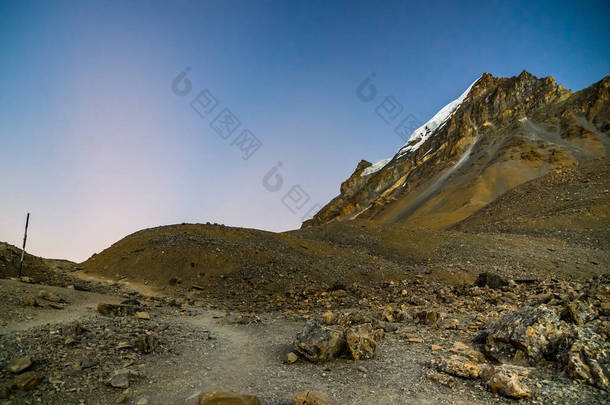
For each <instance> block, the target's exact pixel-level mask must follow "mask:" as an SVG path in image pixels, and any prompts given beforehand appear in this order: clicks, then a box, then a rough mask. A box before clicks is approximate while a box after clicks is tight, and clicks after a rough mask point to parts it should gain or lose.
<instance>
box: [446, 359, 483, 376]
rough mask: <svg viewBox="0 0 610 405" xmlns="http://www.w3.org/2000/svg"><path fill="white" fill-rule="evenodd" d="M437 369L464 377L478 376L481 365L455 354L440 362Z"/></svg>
mask: <svg viewBox="0 0 610 405" xmlns="http://www.w3.org/2000/svg"><path fill="white" fill-rule="evenodd" d="M437 369H438V370H439V371H442V372H444V373H447V374H451V375H454V376H456V377H463V378H472V379H475V378H478V377H479V367H478V366H477V365H476V364H474V363H471V362H470V361H469V360H468V359H467V358H465V357H461V356H456V355H453V356H451V357H450V358H448V359H442V360H441V361H440V362H438V365H437Z"/></svg>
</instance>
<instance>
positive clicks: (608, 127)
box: [303, 70, 610, 228]
mask: <svg viewBox="0 0 610 405" xmlns="http://www.w3.org/2000/svg"><path fill="white" fill-rule="evenodd" d="M609 85H610V77H609V76H606V77H604V78H603V79H602V80H600V81H598V82H596V83H594V84H592V85H591V86H589V87H587V88H585V89H582V90H580V91H578V92H572V91H571V90H567V89H565V88H564V87H563V86H562V85H560V84H558V83H556V82H555V80H554V78H553V77H552V76H548V77H545V78H537V77H535V76H534V75H532V74H530V73H529V72H527V71H525V70H524V71H523V72H521V74H519V75H518V76H513V77H510V78H497V77H494V76H492V75H491V74H489V73H484V74H483V75H482V76H481V77H480V78H479V79H477V80H476V81H475V82H474V83H473V84H472V85H471V87H470V88H469V89H470V91H468V92H467V94H465V95H464V94H463V95H462V97H460V99H461V100H460V99H458V100H454V102H458V105H457V107H455V108H453V109H452V111H451V114H449V115H448V116H447V117H443V118H444V120H443V121H442V122H441V123H435V124H437V125H436V127H434V128H433V129H432V130H431V131H425V126H426V124H424V126H422V127H420V128H418V129H417V130H416V131H415V132H414V134H413V135H412V137H411V139H410V140H409V141H408V142H407V143H406V144H405V145H404V146H403V147H402V148H400V149H399V150H398V152H397V153H396V154H394V155H393V157H392V158H390V159H389V161H387V163H385V164H384V165H383V166H382V167H381V168H379V169H377V170H375V171H372V170H371V167H372V166H373V165H372V164H371V163H370V162H367V161H364V160H363V161H361V162H360V163H359V164H358V165H357V167H356V170H355V171H354V173H353V174H352V175H351V176H350V177H349V178H348V179H347V180H345V181H344V182H343V183H342V184H341V187H340V194H339V195H338V196H337V197H335V198H334V199H333V200H331V201H330V202H329V203H328V204H327V205H326V206H324V207H323V208H322V209H321V210H320V211H319V212H318V213H317V214H316V215H314V217H313V218H312V219H310V220H308V221H305V222H304V223H303V227H307V226H312V225H319V224H323V223H328V222H332V221H342V220H346V219H347V220H349V219H354V218H356V217H359V218H367V219H372V220H375V221H379V222H382V223H406V224H408V225H410V226H414V227H433V228H443V227H447V226H451V225H452V224H454V223H457V222H459V221H461V220H463V219H465V218H467V217H468V216H469V215H471V214H472V213H474V212H476V211H477V210H479V209H480V208H482V207H483V206H485V205H486V204H488V203H490V202H492V201H493V200H495V199H496V198H497V197H499V196H500V195H501V194H503V193H504V192H506V191H508V190H510V189H512V188H514V187H516V186H517V185H519V184H522V183H524V182H526V181H529V180H532V179H534V178H537V177H540V176H542V175H544V174H545V173H546V172H548V171H549V170H552V169H557V168H561V167H568V166H571V165H574V164H575V163H576V162H578V161H583V160H587V159H591V158H597V157H601V156H607V155H608V154H609V151H610V138H609V137H608V134H609V133H610V123H609V122H610V119H609V117H610V108H609V102H608V101H609V99H610V97H609V95H608V87H609ZM450 104H451V103H450ZM445 108H446V107H445ZM442 110H443V109H441V111H442ZM437 115H439V114H437ZM435 117H436V116H435ZM422 128H423V129H422ZM415 146H416V147H415ZM382 162H383V161H382ZM378 163H380V162H378ZM373 167H374V166H373ZM449 194H451V196H449Z"/></svg>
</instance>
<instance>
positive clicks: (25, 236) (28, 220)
mask: <svg viewBox="0 0 610 405" xmlns="http://www.w3.org/2000/svg"><path fill="white" fill-rule="evenodd" d="M29 223H30V213H29V212H28V215H27V216H26V217H25V233H24V234H23V247H22V248H21V262H20V263H19V278H21V270H22V269H23V257H24V256H25V242H26V241H27V239H28V224H29Z"/></svg>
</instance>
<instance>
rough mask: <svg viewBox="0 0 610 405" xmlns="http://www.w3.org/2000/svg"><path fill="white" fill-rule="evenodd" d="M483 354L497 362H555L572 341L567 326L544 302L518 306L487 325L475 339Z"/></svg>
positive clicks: (570, 330)
mask: <svg viewBox="0 0 610 405" xmlns="http://www.w3.org/2000/svg"><path fill="white" fill-rule="evenodd" d="M477 340H478V342H480V343H482V344H483V351H484V353H485V354H486V355H487V356H488V357H490V358H492V359H493V360H495V361H497V362H501V363H516V364H520V363H529V364H532V365H533V364H536V363H538V362H540V361H542V360H550V361H556V360H557V355H558V354H560V353H561V352H565V351H566V350H567V349H568V348H569V347H570V345H571V344H572V341H573V331H572V329H571V328H570V326H569V325H568V324H567V323H565V322H563V321H562V320H561V319H559V315H558V314H557V313H556V312H555V311H553V310H552V309H550V308H548V307H547V306H545V305H540V306H537V307H530V306H527V307H522V308H520V309H519V310H518V311H517V312H513V313H511V314H506V315H504V316H502V317H501V318H500V319H498V320H497V321H495V322H493V323H492V324H491V325H489V326H487V327H486V328H485V329H484V330H483V331H482V332H481V334H480V335H479V336H478V338H477Z"/></svg>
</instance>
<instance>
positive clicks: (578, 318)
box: [561, 300, 597, 325]
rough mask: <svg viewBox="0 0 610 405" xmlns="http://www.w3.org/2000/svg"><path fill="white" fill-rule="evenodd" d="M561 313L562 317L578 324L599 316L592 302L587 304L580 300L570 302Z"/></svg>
mask: <svg viewBox="0 0 610 405" xmlns="http://www.w3.org/2000/svg"><path fill="white" fill-rule="evenodd" d="M561 315H562V319H565V320H566V321H568V322H572V323H575V324H577V325H582V324H584V323H586V322H589V321H592V320H593V319H595V318H597V312H596V311H595V308H593V306H592V305H591V304H585V303H584V302H582V301H578V300H575V301H571V302H568V303H567V304H566V305H565V307H564V311H563V312H562V314H561Z"/></svg>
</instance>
